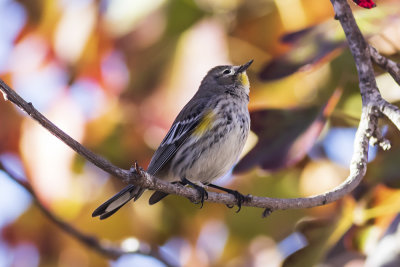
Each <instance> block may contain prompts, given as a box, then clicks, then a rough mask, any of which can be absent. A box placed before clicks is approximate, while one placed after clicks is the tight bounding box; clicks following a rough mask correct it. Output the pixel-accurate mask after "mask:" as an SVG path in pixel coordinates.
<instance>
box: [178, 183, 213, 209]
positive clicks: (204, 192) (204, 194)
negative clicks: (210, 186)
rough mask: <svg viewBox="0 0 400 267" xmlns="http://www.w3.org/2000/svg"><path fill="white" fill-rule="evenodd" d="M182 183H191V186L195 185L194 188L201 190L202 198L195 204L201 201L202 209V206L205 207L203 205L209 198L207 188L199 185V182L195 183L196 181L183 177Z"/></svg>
mask: <svg viewBox="0 0 400 267" xmlns="http://www.w3.org/2000/svg"><path fill="white" fill-rule="evenodd" d="M181 184H183V185H187V184H188V185H190V186H191V187H193V188H194V189H196V190H197V192H199V194H200V200H199V201H198V202H195V204H199V203H201V206H200V209H201V208H202V207H203V205H204V200H206V199H208V192H207V190H205V189H204V187H202V186H200V185H197V184H195V183H193V182H191V181H189V180H188V179H186V178H183V179H182V181H181Z"/></svg>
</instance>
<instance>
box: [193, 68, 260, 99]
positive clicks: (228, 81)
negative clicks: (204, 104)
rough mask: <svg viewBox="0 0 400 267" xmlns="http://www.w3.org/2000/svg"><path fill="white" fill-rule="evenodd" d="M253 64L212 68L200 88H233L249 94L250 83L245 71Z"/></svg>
mask: <svg viewBox="0 0 400 267" xmlns="http://www.w3.org/2000/svg"><path fill="white" fill-rule="evenodd" d="M251 63H253V60H250V61H249V62H247V63H245V64H243V65H239V66H232V65H225V66H217V67H214V68H212V69H211V70H210V71H209V72H208V73H207V75H206V76H205V77H204V79H203V81H202V84H201V86H200V88H202V87H203V89H204V88H207V90H210V89H211V90H225V89H227V90H228V89H229V90H232V89H233V88H237V89H244V90H245V92H246V94H248V93H249V88H250V83H249V78H248V77H247V74H246V70H247V68H248V67H249V66H250V65H251Z"/></svg>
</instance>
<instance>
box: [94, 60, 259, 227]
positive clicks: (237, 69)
mask: <svg viewBox="0 0 400 267" xmlns="http://www.w3.org/2000/svg"><path fill="white" fill-rule="evenodd" d="M251 63H252V61H249V62H248V63H246V64H244V65H241V66H217V67H215V68H213V69H211V70H210V71H209V72H208V73H207V75H206V76H205V77H204V79H203V81H202V82H201V85H200V87H199V89H198V91H197V92H196V94H195V95H194V96H193V98H192V99H191V100H190V101H189V102H188V103H187V104H186V105H185V107H184V108H183V109H182V110H181V112H180V113H179V114H178V116H177V117H176V119H175V121H174V122H173V124H172V126H171V128H170V130H169V131H168V133H167V134H166V136H165V138H164V140H163V141H162V142H161V144H160V146H159V147H158V149H157V150H156V152H155V153H154V155H153V157H152V159H151V161H150V164H149V166H148V169H147V172H148V173H149V174H151V175H154V176H156V177H157V178H159V179H163V180H166V181H169V182H180V181H182V180H183V179H187V180H189V181H190V182H192V183H195V184H199V185H202V184H203V185H206V184H209V183H211V182H212V181H213V180H215V179H217V178H219V177H221V176H222V175H224V174H225V173H226V172H228V171H229V170H230V169H231V168H232V166H233V165H234V164H235V162H236V161H237V158H238V156H239V154H240V153H241V151H242V149H243V147H244V144H245V142H246V139H247V136H248V132H249V129H250V116H249V112H248V108H247V105H248V101H249V97H248V94H249V83H248V78H247V75H246V69H247V68H248V67H249V66H250V64H251ZM144 190H145V189H143V188H140V187H137V186H133V185H128V186H127V187H125V188H124V189H123V190H122V191H120V192H119V193H117V194H116V195H115V196H113V197H112V198H111V199H109V200H108V201H106V202H105V203H103V204H102V205H101V206H99V207H98V208H97V209H96V210H95V211H94V212H93V214H92V216H100V219H105V218H108V217H109V216H111V215H112V214H114V213H115V212H116V211H118V210H119V209H120V208H121V207H122V206H123V205H124V204H126V203H127V202H128V201H129V200H131V199H134V200H137V199H138V198H139V197H140V196H141V195H142V193H143V192H144ZM167 195H168V194H166V193H163V192H155V193H154V194H153V195H152V196H151V198H150V200H149V203H150V204H154V203H157V202H158V201H160V200H161V199H162V198H164V197H165V196H167Z"/></svg>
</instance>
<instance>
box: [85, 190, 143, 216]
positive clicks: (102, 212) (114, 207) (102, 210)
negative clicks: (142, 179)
mask: <svg viewBox="0 0 400 267" xmlns="http://www.w3.org/2000/svg"><path fill="white" fill-rule="evenodd" d="M144 190H145V189H143V188H141V187H138V186H134V185H128V186H127V187H125V188H124V189H122V190H121V191H120V192H118V193H117V194H115V196H113V197H112V198H110V199H109V200H107V201H106V202H104V203H103V204H101V205H100V206H99V207H98V208H97V209H96V210H95V211H93V213H92V217H97V216H100V220H103V219H106V218H108V217H110V216H111V215H113V214H114V213H116V212H117V211H118V210H119V209H120V208H121V207H122V206H123V205H125V204H126V203H128V202H129V200H131V199H133V200H134V201H136V200H137V199H138V198H139V197H140V196H141V195H142V194H143V192H144Z"/></svg>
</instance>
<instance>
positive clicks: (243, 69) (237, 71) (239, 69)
mask: <svg viewBox="0 0 400 267" xmlns="http://www.w3.org/2000/svg"><path fill="white" fill-rule="evenodd" d="M251 63H253V59H252V60H250V61H249V62H247V63H246V64H243V65H241V66H239V68H238V69H237V70H236V74H238V73H241V72H244V71H246V70H247V68H248V67H250V65H251Z"/></svg>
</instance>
